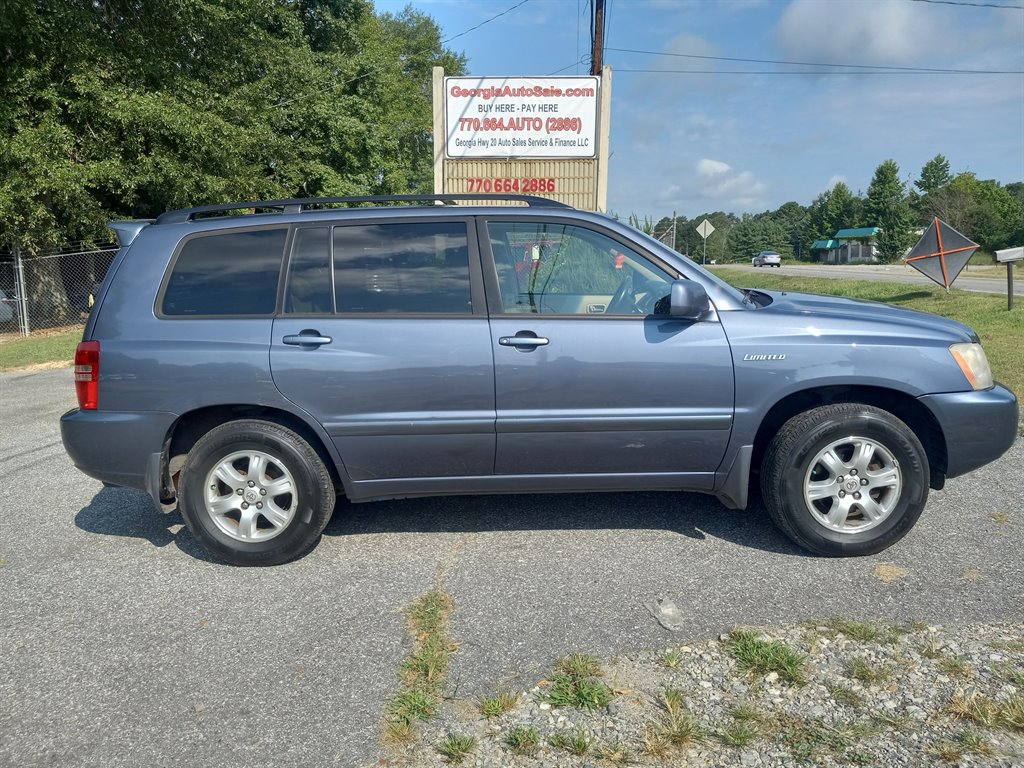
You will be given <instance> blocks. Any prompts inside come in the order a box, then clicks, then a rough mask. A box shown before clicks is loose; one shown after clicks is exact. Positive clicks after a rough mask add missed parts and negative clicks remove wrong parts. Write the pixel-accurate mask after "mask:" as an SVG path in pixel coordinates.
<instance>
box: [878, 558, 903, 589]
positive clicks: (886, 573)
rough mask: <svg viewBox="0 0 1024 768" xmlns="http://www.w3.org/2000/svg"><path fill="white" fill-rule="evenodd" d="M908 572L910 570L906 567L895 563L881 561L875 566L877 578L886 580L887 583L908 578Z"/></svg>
mask: <svg viewBox="0 0 1024 768" xmlns="http://www.w3.org/2000/svg"><path fill="white" fill-rule="evenodd" d="M908 573H910V571H908V570H907V569H906V568H904V567H902V566H899V565H895V564H894V563H879V564H878V565H876V566H875V578H876V579H878V580H879V581H884V582H885V583H886V584H892V583H893V582H896V581H899V580H900V579H903V578H906V576H907V574H908Z"/></svg>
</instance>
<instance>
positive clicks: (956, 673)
mask: <svg viewBox="0 0 1024 768" xmlns="http://www.w3.org/2000/svg"><path fill="white" fill-rule="evenodd" d="M939 669H941V670H942V671H943V672H945V673H946V674H947V675H949V676H950V677H970V676H971V665H970V664H968V663H967V662H966V661H964V660H963V659H940V660H939Z"/></svg>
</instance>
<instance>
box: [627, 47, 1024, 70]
mask: <svg viewBox="0 0 1024 768" xmlns="http://www.w3.org/2000/svg"><path fill="white" fill-rule="evenodd" d="M608 50H609V51H618V52H620V53H640V54H644V55H647V56H672V57H674V58H680V59H701V60H703V61H733V62H739V63H742V64H783V65H786V66H792V67H845V68H847V69H867V70H882V71H885V72H888V73H892V72H918V73H927V74H937V75H953V74H958V75H961V74H971V75H1016V74H1024V72H1021V71H1017V70H992V69H933V68H930V67H896V66H886V65H882V64H833V63H830V62H827V61H784V60H779V59H741V58H737V57H735V56H700V55H698V54H695V53H666V52H664V51H644V50H638V49H635V48H609V49H608ZM667 71H673V70H667ZM680 71H684V70H680ZM783 74H790V73H783ZM792 74H799V73H792ZM817 74H821V73H817ZM827 74H852V73H848V72H838V73H837V72H835V71H834V70H829V71H828V72H827Z"/></svg>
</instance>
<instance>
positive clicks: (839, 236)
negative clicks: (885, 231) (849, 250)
mask: <svg viewBox="0 0 1024 768" xmlns="http://www.w3.org/2000/svg"><path fill="white" fill-rule="evenodd" d="M881 231H882V230H881V228H879V227H857V228H855V229H840V230H839V231H838V232H836V240H862V239H864V238H869V237H877V236H878V233H879V232H881Z"/></svg>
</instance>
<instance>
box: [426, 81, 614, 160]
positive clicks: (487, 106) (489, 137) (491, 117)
mask: <svg viewBox="0 0 1024 768" xmlns="http://www.w3.org/2000/svg"><path fill="white" fill-rule="evenodd" d="M444 84H445V85H444V87H445V127H446V129H447V130H446V139H447V141H446V143H445V145H446V146H445V149H446V154H447V156H448V157H451V158H486V157H490V158H513V157H522V158H540V157H551V158H555V157H558V158H589V157H594V156H595V154H596V152H597V115H598V91H599V78H597V77H545V78H530V77H447V78H445V80H444Z"/></svg>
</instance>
